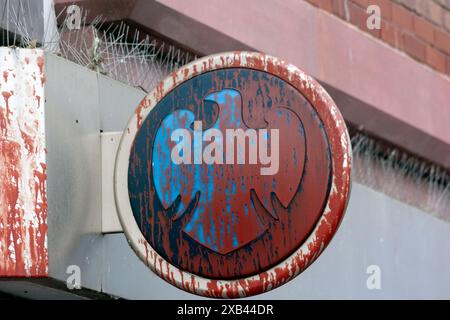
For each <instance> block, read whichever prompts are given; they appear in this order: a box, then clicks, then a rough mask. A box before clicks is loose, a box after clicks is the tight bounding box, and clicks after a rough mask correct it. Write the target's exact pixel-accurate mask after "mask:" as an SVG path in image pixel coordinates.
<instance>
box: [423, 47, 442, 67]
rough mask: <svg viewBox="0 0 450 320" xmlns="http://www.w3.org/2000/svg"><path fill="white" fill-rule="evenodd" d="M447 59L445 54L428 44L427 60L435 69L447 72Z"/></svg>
mask: <svg viewBox="0 0 450 320" xmlns="http://www.w3.org/2000/svg"><path fill="white" fill-rule="evenodd" d="M446 60H447V59H446V56H445V54H443V53H442V52H440V51H439V50H436V49H435V48H433V47H431V46H427V49H426V58H425V62H426V63H427V64H428V65H429V66H431V67H432V68H433V69H435V70H437V71H439V72H443V73H445V71H446Z"/></svg>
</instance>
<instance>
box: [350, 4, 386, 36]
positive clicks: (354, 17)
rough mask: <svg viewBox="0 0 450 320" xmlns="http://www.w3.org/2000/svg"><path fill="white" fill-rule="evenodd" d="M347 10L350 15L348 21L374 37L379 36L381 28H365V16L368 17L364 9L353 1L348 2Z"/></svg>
mask: <svg viewBox="0 0 450 320" xmlns="http://www.w3.org/2000/svg"><path fill="white" fill-rule="evenodd" d="M348 11H349V16H350V19H349V20H350V23H351V24H353V25H355V26H357V27H358V28H359V29H361V30H363V31H365V32H367V33H369V34H371V35H372V36H374V37H377V38H380V36H381V30H379V29H374V30H369V29H367V18H368V17H369V16H368V14H367V13H366V10H365V9H363V8H361V7H360V6H358V5H356V4H354V3H353V2H349V3H348Z"/></svg>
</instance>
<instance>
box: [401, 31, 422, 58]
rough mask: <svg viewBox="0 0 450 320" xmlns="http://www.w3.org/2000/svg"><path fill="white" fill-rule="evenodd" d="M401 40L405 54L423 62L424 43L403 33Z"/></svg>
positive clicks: (411, 35)
mask: <svg viewBox="0 0 450 320" xmlns="http://www.w3.org/2000/svg"><path fill="white" fill-rule="evenodd" d="M402 38H403V46H404V50H405V52H406V53H408V54H409V55H410V56H412V57H413V58H415V59H417V60H419V61H422V62H423V61H425V51H426V45H425V43H424V42H423V41H422V40H420V39H419V38H417V37H415V36H414V35H413V34H410V33H403V37H402Z"/></svg>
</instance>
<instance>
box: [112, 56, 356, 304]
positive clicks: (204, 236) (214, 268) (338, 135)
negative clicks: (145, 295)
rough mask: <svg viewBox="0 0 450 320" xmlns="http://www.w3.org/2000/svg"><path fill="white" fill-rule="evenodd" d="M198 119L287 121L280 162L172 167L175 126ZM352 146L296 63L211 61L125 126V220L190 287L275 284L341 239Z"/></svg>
mask: <svg viewBox="0 0 450 320" xmlns="http://www.w3.org/2000/svg"><path fill="white" fill-rule="evenodd" d="M222 95H223V96H222ZM205 97H206V100H209V102H213V103H210V104H209V105H208V104H207V102H206V100H205ZM230 97H231V98H230ZM214 106H215V107H214ZM224 110H225V111H224ZM275 111H276V112H275ZM194 119H195V120H198V119H201V120H202V122H203V124H204V127H205V128H211V127H215V128H219V129H222V130H225V129H226V128H230V127H235V128H236V127H247V128H266V127H269V128H270V127H276V128H278V129H279V132H280V170H279V171H278V173H277V174H275V175H273V176H260V175H259V168H258V167H257V166H254V165H253V166H251V165H243V166H240V165H234V166H233V165H232V166H231V167H230V166H228V164H227V165H226V166H223V165H217V164H214V165H213V166H212V168H213V169H212V171H211V170H209V169H208V167H209V168H211V166H208V165H201V166H198V165H194V166H192V165H183V166H181V168H180V167H173V166H172V165H171V163H170V161H171V159H170V150H172V147H173V145H171V141H170V138H168V137H170V135H169V134H170V130H171V128H172V126H173V127H178V128H179V127H185V128H186V130H188V129H189V128H190V127H191V124H192V122H193V121H194ZM167 121H168V122H167ZM172 144H173V143H172ZM350 148H351V147H350V145H349V140H348V133H347V130H346V127H345V123H344V121H343V119H342V116H341V115H340V113H339V111H338V109H337V107H336V106H335V104H334V102H333V101H332V100H331V98H330V97H329V95H328V94H327V93H326V92H325V91H324V90H323V88H322V87H321V86H320V85H319V84H318V83H317V82H316V81H315V80H313V79H312V78H311V77H309V76H307V75H306V74H304V73H303V72H302V71H300V70H299V69H297V68H296V67H294V66H292V65H289V64H287V63H285V62H283V61H281V60H279V59H276V58H273V57H270V56H265V55H262V54H257V53H247V52H234V53H226V54H222V55H215V56H210V57H206V58H204V59H200V60H198V61H196V62H194V63H192V64H189V65H187V66H185V67H182V68H181V69H180V70H178V71H177V72H175V73H173V74H172V75H171V76H170V77H168V78H167V79H166V80H164V81H162V82H161V83H160V85H158V86H157V88H156V89H155V90H154V91H153V92H152V93H150V94H149V95H148V96H147V97H146V98H145V99H144V100H143V101H142V103H141V105H140V106H139V108H138V109H137V110H136V114H135V115H134V117H133V118H132V119H131V120H130V122H129V125H128V127H127V129H126V130H125V131H124V135H123V137H122V141H121V145H120V147H119V152H118V157H117V162H116V172H115V194H116V203H117V206H118V211H119V215H120V218H121V222H122V225H123V227H124V230H125V233H126V235H127V237H128V239H129V241H130V243H131V245H132V247H133V249H134V250H136V252H137V253H138V255H139V256H140V257H141V259H143V260H144V261H145V262H146V264H147V265H148V266H149V267H150V268H151V269H152V270H153V271H154V272H156V273H157V274H158V275H160V276H161V277H162V278H163V279H164V280H166V281H168V282H170V283H172V284H174V285H176V286H178V287H179V288H181V289H184V290H186V291H189V292H192V293H195V294H200V295H205V296H210V297H222V298H234V297H242V296H249V295H254V294H258V293H261V292H264V291H268V290H271V289H273V288H275V287H277V286H280V285H282V284H283V283H285V282H287V281H289V280H290V279H292V278H293V277H295V276H296V275H298V274H299V273H300V272H302V271H303V270H304V269H305V268H306V267H307V266H308V265H310V264H311V263H312V261H314V260H315V259H316V258H317V256H318V255H319V254H320V253H321V251H322V250H323V249H324V248H325V246H326V245H327V244H328V243H329V241H330V240H331V238H332V236H333V235H334V233H335V231H336V229H337V227H338V225H339V223H340V221H341V218H342V216H343V213H344V211H345V206H346V203H347V199H348V193H349V187H350V163H351V151H350ZM256 170H258V171H256ZM238 181H242V183H239V182H238ZM233 183H234V185H233ZM236 185H237V186H236ZM235 189H237V190H235Z"/></svg>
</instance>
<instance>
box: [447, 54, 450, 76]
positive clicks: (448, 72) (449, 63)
mask: <svg viewBox="0 0 450 320" xmlns="http://www.w3.org/2000/svg"><path fill="white" fill-rule="evenodd" d="M447 74H448V75H449V76H450V56H447Z"/></svg>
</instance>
